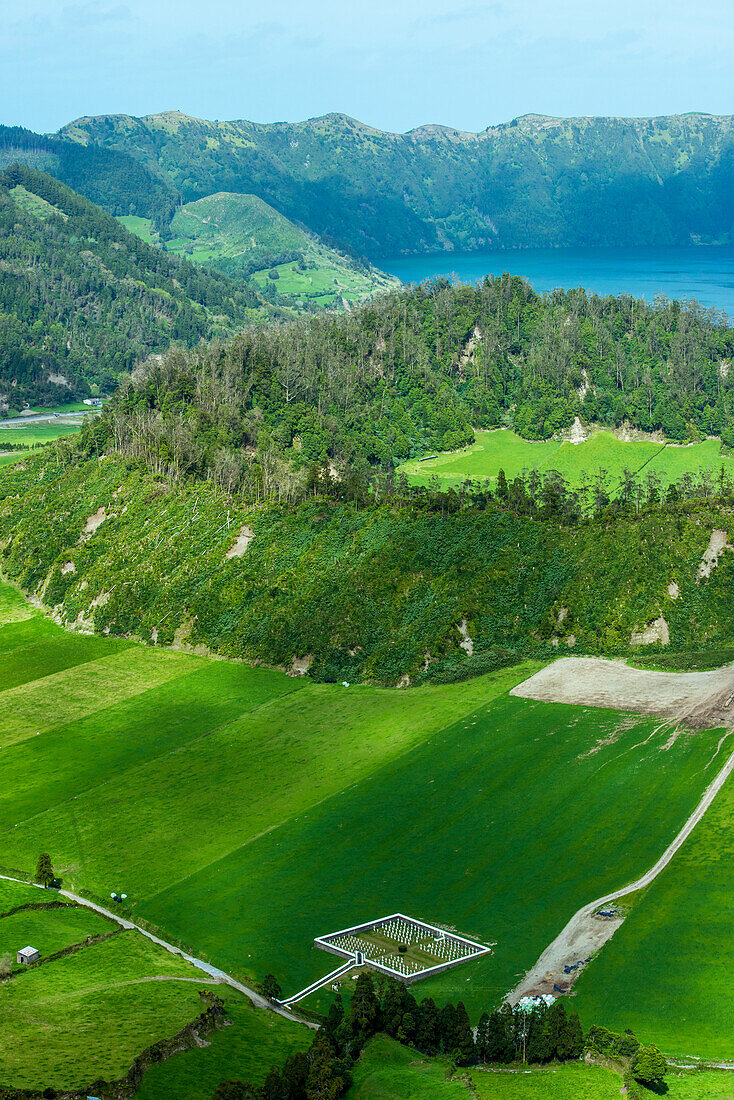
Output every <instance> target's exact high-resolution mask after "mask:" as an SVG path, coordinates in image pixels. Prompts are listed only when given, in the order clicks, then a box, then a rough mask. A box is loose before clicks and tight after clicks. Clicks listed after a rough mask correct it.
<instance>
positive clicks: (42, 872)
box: [36, 852, 56, 889]
mask: <svg viewBox="0 0 734 1100" xmlns="http://www.w3.org/2000/svg"><path fill="white" fill-rule="evenodd" d="M55 881H56V874H55V872H54V869H53V864H52V863H51V856H50V855H49V854H48V852H41V854H40V856H39V857H38V865H37V867H36V882H38V883H40V884H41V886H45V887H46V888H47V889H48V887H49V886H53V884H54V882H55Z"/></svg>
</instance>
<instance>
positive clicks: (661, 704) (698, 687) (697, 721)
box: [510, 657, 734, 729]
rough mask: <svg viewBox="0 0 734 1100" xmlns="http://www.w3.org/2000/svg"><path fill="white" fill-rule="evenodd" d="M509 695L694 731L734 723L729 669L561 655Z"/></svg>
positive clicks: (733, 677)
mask: <svg viewBox="0 0 734 1100" xmlns="http://www.w3.org/2000/svg"><path fill="white" fill-rule="evenodd" d="M510 694H511V695H517V696H519V697H520V698H522V699H538V700H540V701H541V702H544V703H572V704H573V705H575V706H586V707H610V708H612V709H614V710H630V711H635V712H636V713H638V714H658V715H660V716H661V717H663V718H670V719H673V720H674V721H676V722H684V723H685V724H687V725H689V726H694V727H698V728H699V729H700V728H712V727H715V726H732V725H734V665H727V666H726V667H724V668H720V669H715V670H714V671H712V672H655V671H649V670H647V669H638V668H631V667H630V666H629V665H626V664H625V663H624V661H607V660H604V658H601V657H561V658H560V659H559V660H557V661H554V662H553V664H551V665H547V666H546V667H545V668H543V669H541V670H540V672H536V674H535V675H534V676H531V677H530V679H529V680H525V681H524V682H523V683H522V684H518V685H517V687H514V688H513V689H512V691H511V692H510Z"/></svg>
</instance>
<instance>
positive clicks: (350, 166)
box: [60, 111, 734, 258]
mask: <svg viewBox="0 0 734 1100" xmlns="http://www.w3.org/2000/svg"><path fill="white" fill-rule="evenodd" d="M60 133H61V136H62V137H63V138H64V140H67V141H77V142H79V143H81V144H85V145H88V144H89V143H96V144H98V145H100V146H103V147H105V148H108V149H114V150H117V151H119V152H123V153H126V154H129V155H131V156H133V157H135V158H136V159H137V160H138V161H140V163H142V164H143V165H144V166H145V168H146V169H147V170H148V171H149V172H150V173H151V174H153V175H155V176H157V177H160V178H162V179H164V180H165V181H166V182H167V183H168V184H169V186H172V187H175V188H177V189H178V190H180V191H181V193H182V195H183V197H184V199H185V200H191V199H196V198H199V197H201V196H203V195H208V194H211V193H212V192H215V191H238V192H243V193H247V194H255V195H259V196H260V197H261V198H263V199H264V200H265V201H266V202H268V203H270V204H271V205H273V206H275V207H276V209H278V210H280V211H281V212H282V213H283V214H285V215H287V217H289V218H291V219H295V220H296V221H299V222H303V223H304V224H306V225H307V226H308V227H309V228H310V229H312V230H315V231H316V232H318V233H320V234H324V235H326V236H327V238H328V237H333V238H335V239H337V240H340V241H343V242H345V243H347V244H348V245H349V246H351V247H352V248H354V249H356V250H357V251H358V252H359V253H364V254H366V255H369V256H370V257H372V258H378V257H380V256H387V255H391V254H395V253H397V252H408V253H410V252H423V251H430V250H440V249H443V248H447V249H454V248H459V249H468V250H470V249H477V248H487V247H498V248H509V247H519V246H525V247H527V246H533V245H536V246H537V245H584V246H588V245H628V244H671V243H676V244H691V243H695V242H696V241H699V240H703V241H712V242H724V241H731V240H732V239H734V238H733V237H732V234H733V232H734V199H733V198H732V195H734V189H733V188H732V181H733V180H734V121H733V120H732V118H731V117H730V116H725V117H719V116H712V115H703V114H690V115H676V116H672V117H661V118H652V119H622V118H576V119H556V118H546V117H543V116H540V115H526V116H524V117H523V118H519V119H515V120H513V121H512V122H511V123H508V124H503V125H500V126H493V127H489V128H488V129H486V130H484V131H482V132H481V133H479V134H468V133H463V132H460V131H457V130H452V129H449V128H447V127H443V126H423V127H420V128H419V129H416V130H412V131H410V132H409V133H407V134H390V133H383V132H382V131H379V130H375V129H373V128H371V127H369V126H365V125H363V124H362V123H360V122H356V121H355V120H354V119H351V118H348V117H346V116H344V115H338V114H335V115H327V116H325V117H324V118H317V119H310V120H308V121H306V122H299V123H293V124H289V123H274V124H271V125H260V124H256V123H252V122H245V121H237V122H208V121H203V120H201V119H196V118H191V117H189V116H187V115H183V114H181V113H179V112H177V111H168V112H165V113H163V114H159V115H148V116H146V117H144V118H132V117H130V116H127V115H112V116H101V117H98V118H81V119H78V120H77V121H76V122H73V123H71V124H69V125H68V126H66V127H64V129H63V130H62V131H61V132H60Z"/></svg>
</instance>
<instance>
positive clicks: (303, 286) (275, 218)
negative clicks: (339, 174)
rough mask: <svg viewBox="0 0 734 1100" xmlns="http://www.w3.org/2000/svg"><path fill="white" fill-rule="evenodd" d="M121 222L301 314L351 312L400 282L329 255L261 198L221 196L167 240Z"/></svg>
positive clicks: (182, 221)
mask: <svg viewBox="0 0 734 1100" xmlns="http://www.w3.org/2000/svg"><path fill="white" fill-rule="evenodd" d="M120 221H121V222H122V223H123V225H125V226H126V227H127V228H128V229H130V230H131V232H133V233H137V234H138V235H139V236H140V237H141V239H143V240H147V241H148V242H149V243H152V244H158V245H161V246H162V247H163V248H164V249H165V251H166V252H169V253H172V254H174V255H177V256H180V257H182V258H188V259H191V260H193V261H194V262H196V263H203V264H206V265H207V266H208V267H213V268H216V269H217V270H218V271H222V272H224V273H225V274H226V275H228V276H230V277H231V278H233V279H236V278H247V277H248V276H250V277H251V281H252V282H253V283H254V285H256V286H257V287H258V288H259V289H260V291H261V292H264V293H267V292H268V291H270V292H276V293H277V296H278V301H280V302H282V303H283V304H287V305H290V306H293V307H295V308H298V307H299V306H300V307H304V306H309V307H319V306H320V307H329V306H333V305H334V304H335V303H337V304H341V302H342V300H343V301H345V302H348V303H350V304H353V303H356V302H359V301H362V300H363V299H365V298H368V297H372V296H373V295H374V294H375V293H378V292H379V291H381V290H386V289H389V288H393V287H395V286H397V285H398V281H397V280H396V279H394V278H391V277H390V276H387V275H384V274H382V273H381V272H378V271H377V270H376V269H375V268H372V267H371V266H370V265H368V264H366V263H360V264H358V263H356V262H355V261H354V260H352V259H350V258H349V257H347V256H345V255H343V254H340V253H338V252H336V251H335V250H334V249H332V248H327V247H326V246H325V245H323V244H322V243H321V242H320V241H319V240H318V239H316V238H315V237H313V235H311V236H309V234H307V233H306V232H304V230H303V229H300V228H299V227H298V226H296V225H294V224H293V223H292V222H289V221H288V219H287V218H284V217H283V215H282V214H279V213H278V211H277V210H274V209H273V208H272V207H271V206H268V204H267V203H265V202H263V201H262V199H259V198H258V197H257V196H255V195H238V194H224V193H220V194H216V195H210V196H208V197H207V198H203V199H198V200H197V201H196V202H190V203H187V204H186V205H185V206H183V207H181V208H179V209H178V210H176V213H175V214H174V217H173V219H172V221H171V223H170V227H169V234H168V235H167V238H166V239H165V240H161V237H160V235H159V234H157V233H156V232H155V230H153V228H152V225H151V222H150V220H148V219H143V218H137V217H128V218H124V217H123V218H120Z"/></svg>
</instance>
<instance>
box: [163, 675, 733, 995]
mask: <svg viewBox="0 0 734 1100" xmlns="http://www.w3.org/2000/svg"><path fill="white" fill-rule="evenodd" d="M301 702H302V704H303V702H305V700H302V701H301ZM657 726H658V723H655V722H653V721H649V720H643V721H636V720H635V719H633V718H630V716H624V717H622V716H620V715H618V714H616V713H615V712H610V711H597V710H590V709H586V710H584V709H578V708H572V707H566V706H561V705H552V704H539V703H538V704H532V703H528V702H527V701H525V700H518V699H515V698H509V697H507V696H502V697H499V698H497V699H496V700H494V701H488V702H487V703H486V704H484V705H482V706H481V707H479V708H477V710H475V711H474V713H472V714H470V715H467V716H466V717H465V718H462V719H461V720H459V721H455V722H452V723H451V724H449V725H446V726H445V727H444V728H443V729H441V730H440V731H437V732H435V733H433V734H432V735H431V736H430V738H427V739H426V741H425V742H424V743H423V744H421V745H420V746H418V747H416V748H414V749H413V750H412V751H411V752H410V753H407V754H404V755H402V756H401V757H400V758H399V760H397V761H395V762H394V763H392V764H386V765H385V766H383V767H382V768H381V769H380V770H379V771H377V772H375V774H373V775H371V776H370V777H368V778H366V779H364V780H363V781H362V782H359V783H357V784H356V785H355V786H354V787H353V788H352V789H349V790H345V791H343V792H342V793H340V794H339V795H338V796H337V797H334V798H331V799H328V800H327V801H325V802H323V803H322V804H321V805H318V806H315V807H314V808H313V809H311V810H310V812H308V814H299V815H298V816H296V815H294V816H293V818H292V820H290V821H288V822H286V823H283V824H282V825H281V826H280V827H279V828H276V829H272V830H271V831H269V832H268V833H267V834H266V835H263V836H261V837H260V838H258V839H254V840H253V841H252V842H251V843H248V844H245V845H242V846H241V847H240V848H239V849H238V850H236V851H233V852H232V853H231V854H230V855H229V856H227V857H226V858H225V859H223V860H221V861H220V862H219V864H218V865H217V866H210V867H207V868H206V869H205V870H203V871H201V872H200V873H198V874H196V875H192V876H190V877H189V878H187V879H186V881H185V882H184V883H182V884H181V885H180V886H179V885H175V886H172V887H170V888H169V889H168V890H165V891H163V892H161V893H160V894H159V895H158V896H156V897H154V898H152V899H150V900H148V901H147V902H146V903H145V904H144V905H143V907H142V911H143V912H144V913H145V914H146V915H147V916H148V917H149V919H151V920H153V921H155V922H156V923H160V924H162V925H163V926H165V927H169V928H173V929H175V930H176V932H177V934H178V935H182V936H183V935H188V936H191V937H193V938H194V939H195V940H196V942H197V943H199V944H204V945H205V946H206V949H207V950H208V951H209V952H210V953H212V954H215V953H216V954H217V956H218V957H222V958H225V959H227V961H228V963H229V965H237V963H238V962H239V964H240V965H242V963H241V962H240V960H242V959H243V957H244V954H245V952H246V953H247V954H248V955H249V954H250V953H251V955H252V965H254V967H255V969H256V971H261V970H262V969H263V968H264V967H267V968H268V969H271V970H273V972H274V973H276V974H277V975H278V977H279V979H280V980H281V984H282V985H284V987H286V988H287V989H288V990H289V991H290V992H295V991H296V990H298V989H300V988H302V987H303V986H305V985H306V984H307V983H308V982H309V981H310V980H313V979H314V978H316V977H317V976H318V975H319V974H323V973H325V972H327V971H328V970H330V969H332V968H333V966H334V965H335V964H334V961H333V959H332V958H331V957H329V956H328V955H325V954H324V953H322V952H320V951H319V950H318V949H315V948H311V947H310V941H311V938H312V937H313V936H314V935H321V934H324V933H328V932H331V931H334V930H335V929H338V928H344V927H348V926H350V925H353V924H356V923H359V922H360V921H364V920H369V919H374V918H377V917H380V916H384V915H385V914H387V913H392V912H396V911H399V912H403V913H406V914H407V915H409V916H413V917H416V918H419V919H424V920H427V921H430V922H431V923H441V924H446V925H448V926H450V927H453V928H455V929H456V930H457V931H458V932H459V933H461V934H465V935H467V936H469V937H471V938H473V939H476V940H478V941H479V942H483V943H493V942H496V943H497V946H496V948H495V953H494V954H493V955H492V956H485V957H483V958H481V959H479V960H477V961H473V962H468V963H464V964H462V966H460V967H456V968H454V969H452V970H449V971H447V972H446V973H445V974H442V975H440V976H438V977H436V978H431V979H427V980H425V981H422V982H421V983H420V986H417V987H416V988H417V989H419V991H420V994H421V995H422V996H425V995H432V996H435V997H436V998H437V999H438V1000H444V999H447V998H457V997H461V998H462V999H464V1000H465V1002H466V1004H467V1007H468V1008H469V1011H470V1012H471V1013H472V1014H474V1015H477V1014H478V1013H479V1012H480V1011H481V1009H482V1008H484V1007H485V1006H487V1005H491V1004H495V1003H497V1002H498V1001H499V1000H500V999H501V998H502V996H503V995H504V994H505V993H506V992H507V991H508V990H509V989H511V988H512V987H513V986H514V984H515V982H516V980H517V979H518V978H519V977H520V976H521V975H522V973H523V972H524V971H525V969H527V967H528V966H529V965H531V964H532V963H533V962H534V961H535V959H536V958H537V956H538V955H539V954H540V952H541V950H542V948H543V947H544V946H546V944H547V943H548V942H549V941H550V940H551V939H552V938H553V936H554V935H555V934H556V932H557V931H558V930H559V929H560V928H561V927H562V926H563V924H564V923H565V922H566V920H567V919H568V918H569V917H570V916H571V914H572V913H573V912H575V911H576V909H577V908H578V907H579V906H580V905H581V904H582V903H583V902H585V901H588V900H589V898H590V897H595V896H598V895H599V894H601V893H603V892H604V891H605V890H607V889H612V888H613V887H614V886H616V885H622V884H623V883H624V882H626V881H629V880H630V879H632V878H633V877H634V876H635V874H636V873H637V872H638V871H640V870H642V869H643V868H646V867H648V866H650V865H651V864H652V863H653V862H654V860H655V858H656V856H657V855H658V854H659V851H660V850H661V848H662V847H664V844H663V842H662V840H663V837H672V835H673V833H674V831H675V826H674V824H673V823H674V822H681V821H682V820H683V818H684V817H685V816H686V814H687V812H689V811H690V809H692V807H693V804H694V802H695V800H696V797H697V792H698V791H700V789H701V787H702V785H703V774H702V771H701V769H702V768H703V766H704V765H705V763H706V762H707V760H708V759H709V758H710V756H711V754H712V753H713V751H714V750H715V747H716V743H717V741H718V737H717V735H715V734H713V735H712V734H703V735H700V737H696V738H690V739H686V741H685V742H683V740H682V739H678V740H677V741H676V743H675V745H674V746H673V749H672V750H670V752H665V753H663V752H661V751H660V750H661V748H662V745H663V744H664V742H665V740H667V734H663V732H662V731H660V730H658V732H655V731H656V728H657ZM592 749H594V750H595V751H594V752H590V750H592ZM694 791H695V792H696V794H694ZM653 808H654V815H655V828H654V829H651V828H650V821H651V817H650V815H651V813H652V812H653ZM325 852H327V853H328V857H327V858H325V857H324V853H325ZM551 868H552V873H551V872H550V869H551ZM213 897H216V899H217V914H218V919H217V922H212V921H211V919H210V918H209V917H208V916H207V913H206V904H207V899H211V898H213ZM262 898H267V899H268V914H269V920H268V922H267V924H266V925H263V922H262V919H261V910H260V904H261V899H262ZM185 905H186V906H188V907H189V909H188V910H186V911H184V906H185ZM235 926H236V931H235ZM246 965H247V964H246ZM304 1003H305V1004H306V1005H308V1004H309V1002H308V1001H306V1002H304ZM322 1007H323V1006H322Z"/></svg>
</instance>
